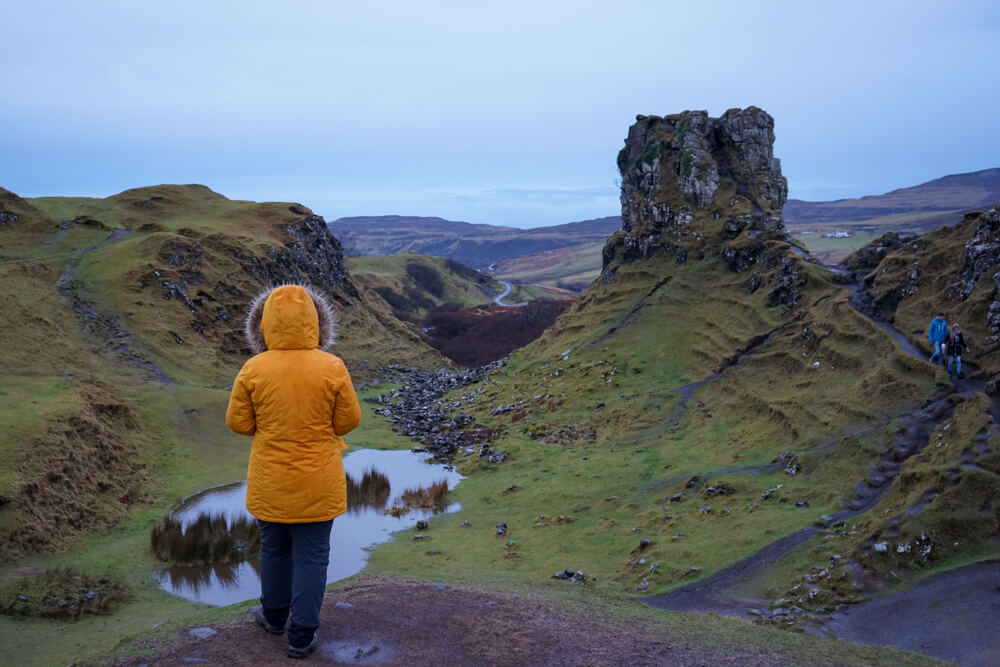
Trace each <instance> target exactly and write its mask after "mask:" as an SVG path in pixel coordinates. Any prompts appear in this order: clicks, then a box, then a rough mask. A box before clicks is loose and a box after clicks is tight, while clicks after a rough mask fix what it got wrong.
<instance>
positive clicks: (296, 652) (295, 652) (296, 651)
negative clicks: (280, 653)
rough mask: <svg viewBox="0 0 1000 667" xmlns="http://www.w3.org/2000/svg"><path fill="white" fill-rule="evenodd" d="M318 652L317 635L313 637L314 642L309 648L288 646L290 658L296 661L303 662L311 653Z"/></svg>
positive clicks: (310, 643)
mask: <svg viewBox="0 0 1000 667" xmlns="http://www.w3.org/2000/svg"><path fill="white" fill-rule="evenodd" d="M315 650H316V635H315V634H314V635H313V638H312V641H311V642H309V646H303V647H302V648H296V647H295V646H292V645H291V644H289V645H288V657H289V658H295V659H296V660H301V659H302V658H305V657H306V656H308V655H309V654H310V653H312V652H314V651H315Z"/></svg>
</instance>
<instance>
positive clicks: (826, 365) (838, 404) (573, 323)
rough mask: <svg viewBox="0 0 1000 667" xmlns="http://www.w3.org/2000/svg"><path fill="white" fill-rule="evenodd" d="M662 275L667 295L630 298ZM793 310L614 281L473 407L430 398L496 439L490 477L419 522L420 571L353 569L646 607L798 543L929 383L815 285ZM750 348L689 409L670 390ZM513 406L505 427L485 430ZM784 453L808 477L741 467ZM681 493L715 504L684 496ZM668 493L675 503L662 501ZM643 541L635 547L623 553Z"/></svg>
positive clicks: (693, 270)
mask: <svg viewBox="0 0 1000 667" xmlns="http://www.w3.org/2000/svg"><path fill="white" fill-rule="evenodd" d="M663 275H669V276H670V277H671V279H670V281H669V282H666V283H665V284H663V285H662V286H661V287H659V288H658V289H655V290H654V291H653V293H652V294H649V292H650V290H651V288H652V287H653V285H655V284H656V283H655V282H654V280H655V279H657V278H658V277H659V276H663ZM804 299H806V300H808V301H809V302H810V303H812V304H814V305H813V306H812V307H811V308H808V309H806V310H805V312H802V313H799V314H798V315H796V316H794V317H792V316H791V315H790V314H789V313H787V312H783V311H782V310H781V309H779V308H768V307H767V306H766V305H765V304H764V297H763V295H759V296H755V297H752V298H747V297H746V295H745V291H744V289H743V286H742V279H741V278H740V277H738V276H737V275H736V274H732V273H730V272H729V271H728V269H726V268H725V267H724V266H722V265H721V263H717V262H702V263H696V264H688V265H685V266H683V267H676V266H674V265H673V263H672V262H668V261H665V260H658V259H652V260H647V261H645V262H641V263H639V262H637V263H635V264H633V265H629V266H623V267H621V268H620V269H619V271H618V273H617V275H616V276H615V278H614V279H613V280H612V281H611V283H610V284H607V285H603V284H602V285H595V286H593V287H592V288H591V289H590V290H588V292H587V293H586V294H585V295H584V296H583V297H582V298H581V300H580V301H579V302H578V304H576V305H575V306H573V307H572V308H571V310H570V311H569V312H568V313H567V314H565V315H564V316H563V317H562V318H561V319H560V320H558V321H557V323H556V325H554V326H553V327H552V328H550V330H549V331H547V332H546V334H545V335H544V336H543V337H542V338H541V339H539V340H538V341H536V342H535V343H532V344H531V345H529V346H528V347H527V348H525V349H523V350H521V351H519V352H518V353H517V354H515V355H514V357H513V358H512V359H511V361H510V362H509V364H508V366H507V367H506V368H505V369H503V370H502V371H498V372H497V373H496V374H494V376H492V377H491V378H490V380H488V381H487V383H486V384H485V385H484V387H485V390H480V389H479V388H473V389H472V390H470V391H467V392H465V393H464V394H461V395H457V396H453V397H450V398H449V400H452V399H454V400H458V401H462V402H463V404H464V403H469V404H470V405H472V406H473V409H474V410H475V412H476V414H477V415H478V417H479V419H480V421H481V422H483V423H485V424H491V425H500V424H503V425H505V426H506V428H507V433H508V435H507V437H506V439H505V440H503V441H502V442H501V443H499V446H500V447H501V448H502V449H504V450H505V451H506V452H508V454H509V459H508V462H507V463H505V464H504V465H502V466H500V467H498V468H493V467H492V466H486V465H484V464H483V463H482V462H481V461H480V460H479V459H477V458H475V457H471V458H469V459H468V460H466V461H463V462H462V464H461V466H460V470H463V471H465V472H467V473H471V474H472V476H471V477H470V479H468V480H467V481H466V482H463V484H462V485H461V486H460V487H459V489H458V491H457V499H458V500H459V501H460V502H461V503H462V507H463V510H462V512H461V516H459V515H449V516H442V517H439V518H437V519H435V520H434V521H433V522H432V530H433V533H432V534H433V540H434V542H433V545H432V546H433V547H434V550H435V552H434V553H433V555H429V556H428V555H425V552H426V546H424V545H422V544H420V543H415V542H409V541H407V540H399V541H396V542H394V543H392V544H390V545H387V546H385V547H383V548H381V549H379V550H378V551H377V552H376V553H375V554H374V556H373V560H372V567H374V568H376V571H387V572H402V573H407V574H416V573H419V572H427V571H430V572H434V573H439V574H441V575H444V573H445V572H449V571H455V570H458V571H465V570H468V571H470V572H471V571H474V570H477V569H484V570H495V571H498V572H508V573H510V574H516V575H517V576H520V577H528V578H530V577H537V576H539V574H541V575H542V576H548V574H550V573H551V572H554V571H557V570H560V569H564V568H567V567H569V568H572V569H581V570H583V571H584V572H586V573H587V574H588V575H589V576H593V577H595V578H596V579H597V586H598V587H599V588H606V589H608V590H609V591H615V592H617V593H623V592H627V591H632V592H635V591H636V588H637V587H638V586H639V585H640V584H641V583H642V582H643V579H644V578H648V588H647V589H646V590H648V591H649V592H662V591H665V590H668V589H669V588H671V587H673V586H676V585H678V584H681V583H685V582H688V581H692V580H696V579H698V578H700V577H701V576H704V575H706V574H709V573H711V572H713V571H715V570H717V569H719V568H721V567H724V566H726V565H728V564H731V563H733V562H735V561H736V560H739V559H740V558H743V557H745V556H748V555H750V554H751V553H753V552H754V551H756V550H758V549H759V548H761V547H762V546H764V545H765V544H767V543H769V542H771V541H773V540H774V539H776V538H778V537H781V536H782V535H785V534H788V533H791V532H794V531H795V530H797V529H799V528H802V527H804V526H808V525H811V524H812V523H813V522H814V521H815V520H816V519H817V518H818V517H819V516H820V515H821V514H825V513H829V512H831V511H833V510H835V509H836V508H837V507H838V506H839V505H840V498H841V497H843V496H845V495H846V494H848V492H849V490H850V487H851V486H852V485H853V483H854V482H856V481H857V480H860V479H863V478H864V476H865V475H866V473H867V469H868V468H869V467H870V466H871V465H872V464H873V462H874V461H876V460H877V458H878V452H879V451H880V445H879V444H877V443H878V442H879V440H880V438H882V437H883V435H882V433H881V431H879V430H878V429H879V426H880V424H882V423H884V422H885V421H886V420H887V419H888V417H889V416H890V415H893V414H897V413H899V412H902V411H905V410H906V409H908V407H909V406H911V405H912V404H913V403H914V402H916V401H919V400H920V399H921V398H922V397H923V396H925V395H927V393H928V392H930V391H931V390H932V389H933V387H934V377H935V376H934V371H933V369H932V368H931V367H929V366H926V365H924V364H923V363H921V362H919V361H916V360H912V359H909V358H907V357H906V356H904V355H903V354H902V353H901V352H900V351H899V350H898V348H896V346H895V345H894V343H893V342H892V341H891V340H890V339H888V338H886V337H883V336H882V335H881V334H880V333H879V331H878V330H877V329H876V328H875V327H874V325H872V324H870V323H869V322H868V321H867V320H865V319H864V318H863V317H861V316H859V315H858V314H857V313H856V312H854V310H853V309H852V308H851V307H850V306H849V305H848V303H847V295H846V293H843V292H841V291H840V290H838V289H837V288H835V287H832V286H829V285H828V284H826V285H824V284H823V283H822V281H821V276H817V278H816V282H815V287H813V288H812V289H809V290H808V291H807V292H806V295H805V296H804ZM640 302H641V305H640ZM637 305H638V306H639V308H638V311H636V310H635V309H636V306H637ZM630 313H635V314H634V315H633V316H632V317H631V319H630ZM769 332H773V335H772V337H771V338H770V339H769V340H768V341H767V342H766V343H764V344H763V345H761V346H760V347H758V348H756V349H755V350H753V352H752V354H750V356H748V357H746V358H744V359H743V360H742V361H741V364H740V365H738V366H735V367H732V368H729V369H728V370H726V371H724V372H723V373H722V375H721V377H719V378H718V379H716V380H714V381H711V382H708V383H707V384H705V385H704V386H701V387H700V388H697V389H695V390H694V392H693V394H692V395H691V398H690V399H686V398H685V397H684V395H683V394H681V393H678V391H676V389H678V388H680V387H682V386H684V385H686V384H688V383H691V382H694V381H697V380H701V379H703V378H706V377H709V376H710V375H711V374H712V373H714V372H715V371H716V370H717V369H718V368H719V367H720V366H721V365H723V361H724V360H725V359H726V358H728V357H730V356H731V355H732V354H733V353H734V350H738V349H741V348H744V347H746V346H747V343H748V341H750V340H751V339H752V338H754V337H757V336H763V335H766V334H768V333H769ZM567 352H568V354H567ZM520 401H523V407H522V409H521V410H519V411H518V412H516V413H513V414H511V413H504V414H501V415H493V414H492V410H493V408H494V407H496V406H498V405H507V404H511V403H513V404H518V403H519V402H520ZM858 431H865V432H866V433H867V435H864V436H858V435H855V434H856V433H857V432H858ZM824 445H827V446H826V447H824ZM784 451H793V452H797V453H799V455H800V456H802V458H803V460H806V461H808V464H809V466H810V474H809V476H808V477H807V476H804V475H800V476H788V475H786V474H785V473H784V472H783V471H782V470H781V469H780V468H778V467H777V466H775V469H773V470H767V471H762V470H759V469H754V468H753V467H754V466H762V465H767V464H769V463H771V461H772V460H774V459H775V458H776V457H778V456H780V455H781V454H782V453H783V452H784ZM810 452H812V453H810ZM696 476H697V477H699V478H701V480H702V481H703V482H705V483H706V484H719V485H721V484H725V486H726V487H728V488H730V489H732V494H731V495H719V496H710V495H705V492H704V491H702V487H701V485H698V486H697V487H696V489H695V491H691V490H690V489H689V488H688V487H687V482H688V480H690V479H692V478H693V477H696ZM778 485H781V489H780V491H779V492H778V493H776V494H774V495H773V496H771V497H770V499H769V500H768V501H762V500H761V495H762V493H763V492H764V491H766V490H767V489H769V488H772V487H776V486H778ZM509 489H513V490H512V491H508V490H509ZM677 494H685V496H684V497H683V499H682V500H680V501H671V500H670V499H671V498H672V497H674V496H675V495H677ZM796 502H807V503H808V504H809V506H808V507H806V508H802V507H797V506H796V505H795V503H796ZM751 506H754V507H752V508H751ZM705 507H711V510H710V511H708V512H702V511H701V510H702V508H705ZM463 520H467V521H470V523H471V526H463V525H462V521H463ZM500 522H504V523H506V524H507V526H508V529H509V535H508V536H507V537H505V538H502V539H501V538H497V537H495V536H494V535H493V533H494V526H495V524H497V523H500ZM642 538H646V539H649V540H651V544H650V545H649V546H648V547H647V548H646V549H645V550H642V551H640V550H639V541H640V539H642ZM507 540H510V541H512V542H513V546H511V545H508V544H507ZM641 559H644V563H643V564H640V563H639V561H640V560H641ZM653 563H658V567H657V568H656V569H655V570H654V571H653V572H650V571H649V568H650V566H651V565H652V564H653ZM788 576H791V575H790V573H789V574H788Z"/></svg>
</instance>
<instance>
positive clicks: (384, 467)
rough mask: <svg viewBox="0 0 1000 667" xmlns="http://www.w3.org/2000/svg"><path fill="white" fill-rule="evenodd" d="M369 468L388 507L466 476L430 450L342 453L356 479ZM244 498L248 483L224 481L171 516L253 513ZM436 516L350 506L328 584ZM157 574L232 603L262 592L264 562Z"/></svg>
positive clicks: (179, 587)
mask: <svg viewBox="0 0 1000 667" xmlns="http://www.w3.org/2000/svg"><path fill="white" fill-rule="evenodd" d="M371 468H375V469H376V470H378V471H380V472H382V473H383V474H384V475H385V476H386V477H388V478H389V485H390V487H391V491H390V495H389V503H388V506H391V505H392V504H393V502H392V501H393V499H395V498H397V497H398V496H399V494H401V493H402V492H403V491H404V490H405V489H416V488H421V487H427V486H430V485H431V484H433V483H435V482H438V481H440V480H442V479H444V480H447V481H448V488H449V489H453V488H455V486H456V485H457V484H458V482H459V481H460V480H461V479H463V478H462V476H461V475H459V474H458V473H456V472H454V471H450V470H448V469H446V468H445V467H444V466H442V465H440V464H437V463H433V462H429V461H428V460H427V455H426V454H415V453H413V452H409V451H405V450H404V451H389V450H376V449H359V450H355V451H349V452H348V453H347V456H345V457H344V471H345V472H346V473H347V474H349V475H351V477H353V478H354V479H357V480H359V479H361V477H362V476H363V475H364V473H365V472H366V471H367V470H369V469H371ZM245 500H246V482H245V481H241V482H233V483H230V484H222V485H219V486H213V487H210V488H207V489H204V490H202V491H199V492H198V493H195V494H193V495H190V496H188V497H187V498H184V499H183V500H182V501H181V502H180V503H179V504H178V505H177V507H175V508H174V509H173V510H172V512H171V514H173V515H174V516H175V517H176V518H178V519H179V520H180V521H181V522H182V524H183V525H184V526H185V527H187V526H188V525H189V524H191V523H193V522H194V521H195V519H197V517H198V516H199V515H200V514H205V513H207V514H211V515H219V514H221V515H223V516H226V517H227V518H228V519H230V520H231V519H234V518H238V517H240V516H244V515H246V516H249V515H248V513H247V511H246V509H244V502H245ZM459 509H461V507H460V506H459V505H458V503H451V504H449V505H448V506H447V507H446V508H445V510H444V511H445V512H456V511H458V510H459ZM432 514H434V510H425V509H412V510H410V511H409V512H407V513H406V514H404V515H402V516H399V517H395V516H392V515H389V514H384V513H383V512H382V509H379V508H373V507H361V508H356V509H349V510H348V511H347V513H346V514H344V515H342V516H339V517H337V519H336V520H334V522H333V531H332V533H331V535H330V565H329V567H328V568H327V571H326V581H327V583H330V582H334V581H339V580H340V579H344V578H346V577H349V576H351V575H353V574H357V573H358V572H360V571H361V569H362V568H363V567H364V566H365V562H366V561H367V559H368V552H369V550H370V549H371V548H372V547H375V546H377V545H378V544H381V543H383V542H387V541H389V540H391V539H392V533H393V532H395V531H399V530H404V529H407V528H411V527H413V526H414V525H415V524H416V522H417V521H419V520H421V519H426V518H428V517H429V516H431V515H432ZM156 578H157V580H158V581H159V584H160V588H161V589H163V590H165V591H167V592H168V593H171V594H173V595H178V596H180V597H182V598H185V599H188V600H192V601H195V602H204V603H206V604H212V605H229V604H234V603H236V602H242V601H243V600H250V599H253V598H256V597H257V596H259V595H260V565H259V562H258V561H257V559H256V558H255V559H252V560H247V561H242V562H230V563H214V564H210V565H174V566H170V567H167V568H164V569H163V570H160V571H158V572H157V573H156Z"/></svg>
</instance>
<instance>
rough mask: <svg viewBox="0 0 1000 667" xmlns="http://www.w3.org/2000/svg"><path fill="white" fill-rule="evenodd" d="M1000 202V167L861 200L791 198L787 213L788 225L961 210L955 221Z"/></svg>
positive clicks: (945, 214) (951, 213) (928, 217)
mask: <svg viewBox="0 0 1000 667" xmlns="http://www.w3.org/2000/svg"><path fill="white" fill-rule="evenodd" d="M997 202H1000V168H998V169H984V170H982V171H974V172H971V173H967V174H950V175H948V176H943V177H941V178H936V179H934V180H933V181H928V182H927V183H922V184H920V185H915V186H913V187H909V188H900V189H898V190H893V191H892V192H887V193H885V194H883V195H869V196H865V197H861V198H859V199H838V200H836V201H821V202H813V201H803V200H801V199H789V200H788V201H787V202H786V203H785V209H784V216H785V224H787V225H792V226H794V225H803V224H809V223H820V222H859V221H870V220H872V219H874V218H882V217H884V216H893V215H894V216H898V215H900V214H907V215H911V216H913V218H914V220H931V219H936V218H940V217H948V218H949V219H950V218H954V216H955V214H956V213H958V214H959V217H958V218H957V219H953V220H952V221H951V222H952V224H954V223H957V222H958V221H959V220H961V215H960V214H961V213H964V212H965V211H967V210H970V209H981V208H989V207H990V206H993V205H994V204H996V203H997ZM929 214H930V215H929ZM935 214H936V215H935Z"/></svg>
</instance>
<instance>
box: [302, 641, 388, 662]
mask: <svg viewBox="0 0 1000 667" xmlns="http://www.w3.org/2000/svg"><path fill="white" fill-rule="evenodd" d="M319 650H320V652H321V653H322V654H324V655H326V656H327V657H330V658H333V659H334V660H336V661H337V662H338V663H341V664H344V665H377V664H379V663H382V662H385V661H387V660H392V659H393V658H395V657H396V656H397V655H398V654H399V651H397V650H396V647H395V646H394V645H393V644H390V643H388V642H382V641H375V642H356V641H350V640H347V641H339V642H324V643H323V644H321V645H320V647H319Z"/></svg>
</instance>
